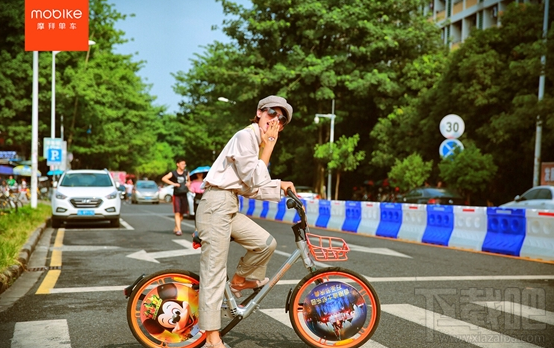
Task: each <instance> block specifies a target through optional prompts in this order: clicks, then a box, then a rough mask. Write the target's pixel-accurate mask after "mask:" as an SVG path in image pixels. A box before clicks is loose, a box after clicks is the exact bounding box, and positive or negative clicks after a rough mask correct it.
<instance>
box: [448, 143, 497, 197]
mask: <svg viewBox="0 0 554 348" xmlns="http://www.w3.org/2000/svg"><path fill="white" fill-rule="evenodd" d="M439 170H440V176H441V177H442V178H443V179H444V180H445V181H446V182H447V183H448V185H450V186H453V187H454V188H456V189H457V190H458V191H460V192H461V193H463V194H465V196H466V199H467V201H468V204H470V203H471V195H472V194H475V193H477V192H482V191H486V189H487V187H488V185H489V184H490V182H491V181H492V180H493V178H494V176H495V174H496V171H497V170H498V167H497V166H496V165H495V164H494V162H493V157H492V155H490V154H482V153H481V150H479V149H478V148H477V147H476V146H475V145H473V144H470V145H469V146H467V147H466V148H465V150H463V151H460V149H459V148H456V149H455V150H454V155H452V157H447V158H444V159H443V160H442V162H441V163H439ZM489 192H490V191H489Z"/></svg>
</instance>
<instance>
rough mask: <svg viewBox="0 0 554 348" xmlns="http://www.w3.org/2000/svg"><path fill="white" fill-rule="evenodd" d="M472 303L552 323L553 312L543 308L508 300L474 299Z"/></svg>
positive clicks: (553, 323)
mask: <svg viewBox="0 0 554 348" xmlns="http://www.w3.org/2000/svg"><path fill="white" fill-rule="evenodd" d="M472 303H475V304H476V305H479V306H483V307H487V308H488V309H494V310H497V311H502V312H506V313H508V314H512V315H517V316H521V317H523V318H526V319H530V320H534V321H539V322H541V323H546V324H548V325H554V312H549V311H547V310H544V309H538V308H533V307H529V306H525V305H522V304H520V303H515V302H510V301H476V302H472Z"/></svg>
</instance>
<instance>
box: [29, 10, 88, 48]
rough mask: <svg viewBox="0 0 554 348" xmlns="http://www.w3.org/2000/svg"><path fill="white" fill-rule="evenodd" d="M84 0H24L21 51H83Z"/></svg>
mask: <svg viewBox="0 0 554 348" xmlns="http://www.w3.org/2000/svg"><path fill="white" fill-rule="evenodd" d="M88 12H89V11H88V0H25V51H87V50H88Z"/></svg>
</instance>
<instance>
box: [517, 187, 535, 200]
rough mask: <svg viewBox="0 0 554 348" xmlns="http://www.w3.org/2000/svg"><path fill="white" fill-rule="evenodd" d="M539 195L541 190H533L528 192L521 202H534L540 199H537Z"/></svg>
mask: <svg viewBox="0 0 554 348" xmlns="http://www.w3.org/2000/svg"><path fill="white" fill-rule="evenodd" d="M538 193H539V190H538V189H531V190H529V191H527V192H525V193H524V194H523V195H522V196H521V198H520V201H527V200H532V199H538V198H537V195H538Z"/></svg>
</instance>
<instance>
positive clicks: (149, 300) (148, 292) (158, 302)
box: [127, 269, 206, 348]
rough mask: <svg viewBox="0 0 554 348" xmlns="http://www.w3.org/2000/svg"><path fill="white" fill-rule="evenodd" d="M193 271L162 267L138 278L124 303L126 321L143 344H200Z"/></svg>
mask: <svg viewBox="0 0 554 348" xmlns="http://www.w3.org/2000/svg"><path fill="white" fill-rule="evenodd" d="M199 279H200V278H199V277H198V275H197V274H195V273H192V272H188V271H184V270H175V269H171V270H165V271H160V272H157V273H154V274H151V275H149V276H147V277H145V278H144V279H142V280H141V281H140V282H139V283H138V284H137V285H136V286H135V288H134V290H133V292H132V293H131V296H130V297H129V301H128V303H127V322H128V324H129V328H130V329H131V332H132V333H133V335H134V336H135V338H136V339H137V340H138V341H139V342H140V343H141V344H142V345H143V346H144V347H188V348H196V347H201V346H202V345H203V344H204V342H205V341H206V334H205V333H204V332H203V331H200V330H199V328H198V288H199Z"/></svg>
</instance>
